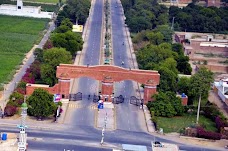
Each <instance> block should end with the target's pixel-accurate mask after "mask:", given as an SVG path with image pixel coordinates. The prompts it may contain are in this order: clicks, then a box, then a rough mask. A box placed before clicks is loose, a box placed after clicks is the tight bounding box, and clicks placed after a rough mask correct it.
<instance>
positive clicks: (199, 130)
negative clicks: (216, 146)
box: [197, 127, 222, 140]
mask: <svg viewBox="0 0 228 151" xmlns="http://www.w3.org/2000/svg"><path fill="white" fill-rule="evenodd" d="M197 136H198V137H199V138H206V139H213V140H220V139H221V136H222V135H221V134H220V133H216V132H210V131H205V130H204V129H203V128H202V127H198V128H197Z"/></svg>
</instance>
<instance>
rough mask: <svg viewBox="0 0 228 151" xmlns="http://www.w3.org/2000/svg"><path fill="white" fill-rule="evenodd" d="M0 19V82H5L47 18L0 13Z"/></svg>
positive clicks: (46, 21) (20, 61)
mask: <svg viewBox="0 0 228 151" xmlns="http://www.w3.org/2000/svg"><path fill="white" fill-rule="evenodd" d="M0 20H1V22H0V35H1V36H0V46H1V47H0V83H7V82H8V81H9V80H11V78H12V77H13V74H14V73H15V71H16V69H17V68H18V66H19V65H20V64H21V63H22V60H23V58H24V57H25V54H26V53H27V52H28V51H29V50H30V49H31V48H32V46H33V45H34V43H35V42H36V40H37V39H38V38H39V36H40V33H42V31H43V30H44V29H45V28H46V25H47V23H48V19H36V18H25V17H14V16H3V15H0Z"/></svg>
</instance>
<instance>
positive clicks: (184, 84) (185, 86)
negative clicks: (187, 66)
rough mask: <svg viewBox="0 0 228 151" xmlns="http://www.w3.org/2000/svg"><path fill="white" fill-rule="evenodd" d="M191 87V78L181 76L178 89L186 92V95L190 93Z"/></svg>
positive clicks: (180, 91)
mask: <svg viewBox="0 0 228 151" xmlns="http://www.w3.org/2000/svg"><path fill="white" fill-rule="evenodd" d="M189 88H190V78H188V77H180V78H179V80H178V82H177V91H178V92H179V93H180V94H182V93H185V94H186V95H188V91H189Z"/></svg>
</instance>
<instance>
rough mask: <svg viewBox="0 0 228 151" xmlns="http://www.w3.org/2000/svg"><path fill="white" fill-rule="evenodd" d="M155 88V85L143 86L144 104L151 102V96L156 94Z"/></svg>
mask: <svg viewBox="0 0 228 151" xmlns="http://www.w3.org/2000/svg"><path fill="white" fill-rule="evenodd" d="M156 90H157V86H156V85H145V86H144V104H147V103H148V101H152V99H151V96H152V95H154V94H156V92H157V91H156Z"/></svg>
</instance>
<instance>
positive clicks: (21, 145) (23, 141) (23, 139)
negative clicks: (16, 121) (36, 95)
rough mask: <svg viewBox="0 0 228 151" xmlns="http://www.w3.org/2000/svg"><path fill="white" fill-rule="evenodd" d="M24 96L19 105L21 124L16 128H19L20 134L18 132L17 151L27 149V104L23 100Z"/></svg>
mask: <svg viewBox="0 0 228 151" xmlns="http://www.w3.org/2000/svg"><path fill="white" fill-rule="evenodd" d="M25 100H26V96H25V97H24V103H23V104H22V105H21V109H22V111H21V124H20V125H18V128H19V129H20V134H19V140H18V150H19V151H26V149H27V134H26V132H25V128H26V127H27V126H26V125H25V120H26V117H27V109H28V106H27V104H26V102H25Z"/></svg>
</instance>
